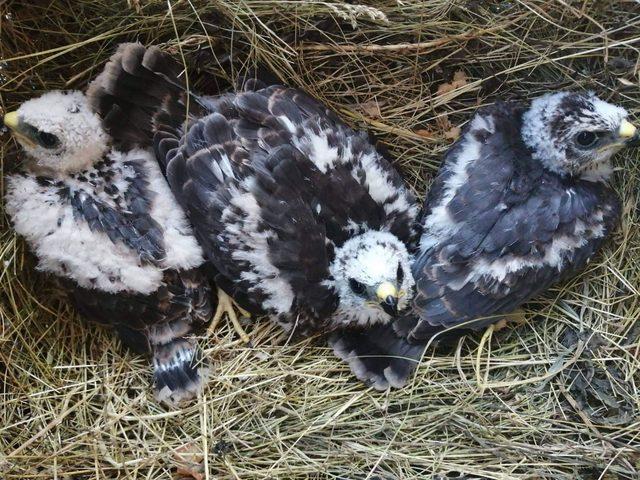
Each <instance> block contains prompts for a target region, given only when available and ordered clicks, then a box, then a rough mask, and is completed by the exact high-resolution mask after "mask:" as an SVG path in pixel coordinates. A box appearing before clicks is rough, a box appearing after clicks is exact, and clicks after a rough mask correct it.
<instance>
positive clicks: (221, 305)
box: [207, 289, 251, 345]
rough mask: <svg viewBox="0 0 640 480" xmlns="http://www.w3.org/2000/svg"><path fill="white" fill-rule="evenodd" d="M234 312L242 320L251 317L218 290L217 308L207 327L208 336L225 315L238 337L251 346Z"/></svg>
mask: <svg viewBox="0 0 640 480" xmlns="http://www.w3.org/2000/svg"><path fill="white" fill-rule="evenodd" d="M236 310H237V311H238V313H240V315H241V316H242V317H243V318H250V317H251V314H250V313H249V312H247V311H246V310H245V309H243V308H242V307H240V306H238V304H237V303H236V302H235V301H234V300H233V299H232V298H231V297H230V296H229V295H227V293H225V292H224V291H223V290H221V289H218V306H217V307H216V313H215V314H214V316H213V320H211V325H210V326H209V328H208V330H207V333H208V334H209V335H211V334H212V333H213V331H214V330H215V329H216V328H217V326H218V324H219V323H220V320H221V319H222V317H223V316H224V314H225V313H226V314H227V318H228V319H229V320H231V323H232V324H233V328H234V330H235V331H236V333H237V334H238V335H239V336H240V338H241V339H242V341H243V342H244V343H246V344H248V345H251V339H250V338H249V335H248V334H247V332H245V331H244V329H243V328H242V325H240V321H239V320H238V315H237V313H236Z"/></svg>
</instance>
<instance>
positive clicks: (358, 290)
mask: <svg viewBox="0 0 640 480" xmlns="http://www.w3.org/2000/svg"><path fill="white" fill-rule="evenodd" d="M349 286H350V287H351V290H353V292H354V293H355V294H356V295H362V294H363V293H364V292H365V291H366V290H367V287H365V285H364V284H363V283H360V282H359V281H357V280H356V279H355V278H350V279H349Z"/></svg>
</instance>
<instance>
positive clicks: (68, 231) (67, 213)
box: [6, 150, 203, 294]
mask: <svg viewBox="0 0 640 480" xmlns="http://www.w3.org/2000/svg"><path fill="white" fill-rule="evenodd" d="M109 156H110V158H111V159H112V160H114V161H115V162H116V163H115V165H114V166H116V165H117V164H119V163H121V162H123V161H126V160H132V159H141V160H140V161H144V162H145V168H147V169H148V172H149V181H150V188H151V189H152V190H154V191H155V192H156V193H157V195H155V199H154V201H153V207H152V212H151V214H152V216H153V217H154V219H155V220H156V221H157V222H158V223H160V225H162V226H163V228H164V232H165V246H166V249H167V257H166V259H165V261H164V262H163V264H162V265H161V266H160V267H156V266H153V265H143V264H141V262H140V260H139V258H138V256H137V255H136V253H135V252H134V251H132V250H130V249H129V248H128V247H127V246H126V245H124V244H123V243H121V242H117V243H113V242H112V241H111V240H110V239H109V238H108V236H107V235H106V234H105V233H102V232H92V231H91V230H90V229H89V227H88V225H87V224H86V223H85V222H84V221H82V220H80V221H77V220H76V219H74V216H73V211H72V207H71V206H70V205H69V204H64V203H63V202H61V200H60V197H59V196H58V194H57V191H56V190H57V189H56V188H55V187H50V186H42V185H39V184H38V182H37V181H36V180H35V177H34V176H30V175H28V176H22V175H14V176H11V177H9V178H8V179H7V193H6V210H7V213H8V214H9V215H10V216H11V219H12V220H13V224H14V227H15V230H16V232H17V233H18V234H20V235H22V236H23V237H25V239H26V240H27V243H28V244H29V245H30V247H31V248H32V249H33V251H34V253H35V254H36V256H37V258H38V268H39V269H40V270H43V271H47V272H51V273H54V274H56V275H59V276H62V277H67V278H70V279H72V280H74V281H76V282H77V283H78V284H79V285H80V286H82V287H85V288H97V289H99V290H103V291H106V292H118V291H133V292H138V293H142V294H148V293H152V292H153V291H155V290H156V289H157V288H158V287H159V286H160V284H161V281H162V276H163V272H162V271H163V269H165V268H184V269H188V268H192V267H196V266H198V265H200V264H201V263H202V262H203V257H202V251H201V249H200V247H199V245H198V244H197V242H196V240H195V237H193V235H192V233H191V230H190V227H189V226H188V224H187V221H186V219H185V216H184V213H183V212H182V210H181V209H180V208H179V207H178V206H177V204H176V203H175V199H174V198H173V195H172V194H171V192H170V190H169V188H168V187H167V185H166V182H165V181H164V179H163V178H162V176H161V173H160V170H159V168H158V167H157V165H156V162H155V161H154V160H153V157H152V155H151V154H150V153H149V152H145V151H140V150H138V151H132V152H129V153H128V154H122V153H118V152H113V153H111V154H110V155H109Z"/></svg>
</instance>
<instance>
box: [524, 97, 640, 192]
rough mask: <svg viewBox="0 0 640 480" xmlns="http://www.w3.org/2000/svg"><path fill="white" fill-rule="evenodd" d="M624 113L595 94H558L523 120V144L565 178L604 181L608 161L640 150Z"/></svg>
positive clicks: (535, 104) (539, 103)
mask: <svg viewBox="0 0 640 480" xmlns="http://www.w3.org/2000/svg"><path fill="white" fill-rule="evenodd" d="M627 116H628V113H627V111H626V110H625V109H623V108H621V107H617V106H615V105H612V104H610V103H607V102H605V101H603V100H600V99H599V98H598V97H596V96H595V94H593V93H591V92H588V93H578V92H558V93H551V94H547V95H543V96H541V97H538V98H536V99H535V100H533V102H532V103H531V106H530V108H529V110H528V111H527V112H525V114H524V116H523V127H522V138H523V140H524V142H525V144H526V145H527V146H528V147H529V148H531V150H532V155H533V157H534V158H535V159H537V160H539V161H541V162H542V164H543V165H544V166H545V167H546V168H547V169H549V170H551V171H553V172H556V173H558V174H560V175H563V176H565V175H569V176H574V177H575V176H577V177H582V178H584V179H587V180H605V179H606V178H608V177H609V175H610V174H611V172H612V168H611V165H610V163H609V160H610V159H611V156H612V155H613V154H615V153H616V152H618V151H619V150H621V149H622V148H624V147H631V146H638V145H640V133H639V132H638V130H637V129H636V128H635V127H634V126H633V125H632V124H631V123H630V122H629V121H628V120H627Z"/></svg>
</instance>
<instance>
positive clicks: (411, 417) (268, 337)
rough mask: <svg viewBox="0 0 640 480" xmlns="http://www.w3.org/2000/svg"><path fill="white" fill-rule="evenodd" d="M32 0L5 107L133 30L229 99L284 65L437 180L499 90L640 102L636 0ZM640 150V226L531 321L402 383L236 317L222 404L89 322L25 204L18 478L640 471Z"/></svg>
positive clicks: (202, 87)
mask: <svg viewBox="0 0 640 480" xmlns="http://www.w3.org/2000/svg"><path fill="white" fill-rule="evenodd" d="M28 3H30V2H17V1H16V2H12V1H7V2H4V3H0V15H1V18H0V36H1V38H0V40H1V41H0V57H1V59H0V103H1V105H2V108H9V109H10V108H12V107H15V106H16V105H17V104H19V103H20V102H21V101H24V100H26V99H27V98H29V97H31V96H33V95H36V94H39V93H41V92H43V91H46V90H50V89H54V88H84V86H85V85H86V83H87V82H88V80H90V78H91V77H92V76H94V75H95V74H97V73H98V72H99V70H100V68H101V65H102V63H103V62H104V60H105V59H106V58H107V57H108V56H109V54H110V52H111V51H112V50H113V49H114V47H115V45H116V44H117V43H119V42H122V41H131V40H135V39H139V40H140V41H143V42H145V43H162V45H163V46H164V48H166V49H167V50H168V51H170V52H172V53H173V54H175V55H176V56H177V57H179V58H182V59H183V60H184V62H185V64H186V65H187V67H188V69H187V72H188V79H189V83H190V85H192V86H193V88H194V89H198V90H199V91H204V92H206V93H215V92H216V91H218V90H220V89H224V88H228V86H229V84H230V83H231V80H232V79H233V77H234V76H235V75H236V73H237V72H238V71H241V70H243V68H245V67H246V66H247V65H252V64H254V63H256V62H260V63H261V64H263V65H267V66H268V67H269V68H271V69H272V70H273V71H274V72H275V73H276V74H277V75H279V76H280V77H281V79H282V80H283V81H286V82H287V83H289V84H290V85H294V86H298V87H302V88H304V89H306V90H307V91H309V92H311V93H312V94H313V95H315V96H317V97H318V98H320V99H321V100H322V101H324V102H326V103H327V104H329V105H331V106H332V107H333V108H334V109H336V110H337V112H338V113H339V115H340V116H342V117H343V118H344V119H345V120H346V121H347V122H349V123H350V124H352V125H354V126H356V127H358V128H363V129H367V130H369V131H371V132H372V133H373V134H374V135H375V136H376V137H377V138H378V139H379V141H380V143H381V145H382V146H383V147H384V148H386V149H387V150H388V151H389V154H390V155H391V156H392V157H393V158H394V159H395V160H394V161H395V165H396V166H397V167H398V168H399V169H400V170H401V171H402V173H403V174H404V176H405V178H406V179H407V182H408V183H409V184H410V185H411V186H412V187H413V188H415V190H416V192H417V193H418V194H419V195H423V194H424V192H425V191H426V189H427V187H428V184H429V180H430V179H431V178H432V176H433V174H434V173H435V171H436V169H437V167H438V164H439V159H440V158H441V155H442V153H443V152H444V151H445V150H446V149H447V148H448V146H449V145H450V143H451V141H452V140H453V139H454V138H455V137H456V136H457V135H458V133H459V128H460V126H461V125H463V124H464V122H465V121H466V120H468V119H469V118H470V116H471V114H472V113H473V111H474V110H475V109H476V108H477V107H479V106H480V105H483V104H487V103H491V102H493V101H494V100H496V99H497V98H503V99H504V98H507V99H510V98H530V97H533V96H536V95H539V94H541V93H543V92H547V91H549V90H554V89H560V88H567V89H582V88H588V89H593V90H595V91H597V92H598V94H599V95H600V96H601V97H603V98H605V99H607V100H610V101H612V102H615V103H618V104H621V105H623V106H625V107H626V108H628V109H629V110H630V111H631V114H632V117H634V116H637V113H638V112H639V111H640V108H639V98H640V97H639V92H640V90H639V80H638V78H639V77H638V68H639V67H638V66H639V60H638V58H639V56H638V53H639V51H638V46H640V30H639V27H640V5H638V3H637V2H635V1H631V0H620V1H615V2H584V1H572V0H563V1H560V0H555V1H551V0H548V1H547V0H534V1H487V2H479V1H473V0H468V1H456V2H450V1H445V0H431V1H424V2H419V1H415V2H414V1H400V0H377V1H373V0H372V1H371V2H369V4H368V5H365V4H358V3H355V2H338V1H311V0H292V1H287V2H281V1H275V0H273V1H268V0H240V1H238V0H224V1H220V0H218V1H208V0H207V1H205V0H190V1H189V0H188V1H175V2H174V1H170V2H169V4H167V3H166V2H164V1H160V0H153V1H148V2H147V1H143V0H131V1H129V2H128V3H127V2H112V1H105V0H98V1H88V0H81V1H72V0H67V1H53V2H50V3H49V2H33V3H35V5H28ZM0 148H1V150H0V156H1V157H2V159H3V169H4V171H5V172H7V171H11V170H13V169H14V168H15V164H16V158H18V159H19V157H16V149H15V145H14V144H13V142H12V141H11V140H9V139H7V138H6V137H4V138H2V140H1V143H0ZM618 165H619V166H620V167H621V168H620V171H619V172H618V173H617V174H616V176H615V180H614V183H615V186H616V188H617V189H618V191H619V192H620V194H621V196H622V197H623V198H624V205H625V208H624V221H623V224H622V226H621V227H620V229H619V230H618V231H617V233H616V234H615V235H614V236H613V238H612V239H611V241H610V242H609V243H608V244H607V246H606V248H605V249H604V251H603V253H602V254H601V255H600V256H599V257H598V258H597V259H596V260H595V261H594V262H592V263H591V264H590V266H589V268H588V269H587V270H586V271H585V272H584V273H583V274H581V275H580V276H579V277H578V278H576V279H575V280H573V281H571V282H569V283H568V284H565V285H563V286H561V287H559V288H556V289H554V290H553V291H551V292H549V293H548V294H547V295H546V296H545V297H543V298H541V299H538V300H536V301H535V302H533V303H530V304H528V305H527V308H526V318H527V320H528V321H527V322H526V323H525V324H523V325H519V326H512V327H510V328H508V329H506V330H502V331H500V332H496V333H493V332H490V333H488V334H485V336H484V337H483V335H482V334H478V335H476V336H469V337H466V338H464V339H463V340H461V341H460V343H458V344H456V345H454V346H453V347H452V349H450V350H448V351H433V350H429V351H428V352H427V354H426V355H425V358H424V359H423V362H422V365H421V366H420V368H419V369H418V371H417V374H416V378H415V381H414V382H413V383H412V384H411V385H410V386H409V387H407V388H405V389H404V390H400V391H392V392H389V393H378V392H375V391H372V390H371V389H367V388H366V387H364V386H363V385H361V384H359V383H358V382H357V381H356V380H355V379H354V378H353V377H352V376H351V375H350V374H349V372H348V370H347V368H346V366H345V365H343V364H341V363H340V362H339V361H338V360H337V359H336V358H334V357H333V355H332V354H331V352H330V351H329V350H328V349H327V348H325V347H323V345H324V343H323V342H322V341H321V340H320V339H311V340H308V341H305V342H303V343H293V342H290V341H288V339H287V338H286V336H284V335H283V334H282V333H281V332H280V331H279V330H278V329H277V328H276V327H272V326H270V325H269V324H268V323H267V322H260V323H257V324H255V325H252V326H251V327H250V328H249V329H250V332H251V336H252V339H253V344H254V347H252V348H249V347H247V346H245V345H243V344H242V343H241V342H240V341H239V339H237V337H236V336H235V335H234V333H233V330H232V329H229V328H227V327H225V328H222V329H221V330H220V331H218V332H217V335H216V336H214V337H211V338H208V339H203V345H204V346H205V350H206V353H207V354H208V355H209V357H210V358H211V359H212V360H213V363H214V365H215V368H214V371H213V375H212V378H211V380H210V382H209V384H208V387H207V389H206V390H205V392H204V395H203V397H202V398H201V400H200V401H199V402H198V403H195V404H193V405H192V406H190V407H188V408H186V409H184V410H181V411H166V410H164V409H163V408H161V407H160V406H158V404H157V403H156V402H155V401H154V400H153V396H152V393H151V389H150V387H149V382H150V376H151V375H150V368H149V366H148V363H147V361H146V360H145V359H141V358H137V357H135V356H132V355H130V354H128V353H126V352H125V351H123V349H122V348H121V346H120V345H119V344H118V342H117V341H116V340H115V339H114V337H113V335H111V334H110V333H109V332H106V331H103V330H102V329H101V328H99V327H95V326H90V325H88V324H86V323H84V322H83V321H81V320H80V319H79V318H77V316H76V315H75V314H74V313H73V311H72V310H71V309H70V307H69V306H68V304H67V302H66V299H65V296H64V294H63V292H61V291H60V290H59V289H57V288H56V287H55V284H54V283H53V282H52V281H51V280H50V279H49V278H47V277H46V276H44V275H40V274H37V273H35V272H34V270H33V267H34V260H33V257H32V256H31V255H30V254H29V253H28V252H27V251H26V249H25V247H24V244H23V243H22V241H20V240H19V239H16V238H15V236H14V234H13V233H12V232H11V231H10V228H9V225H8V222H7V221H6V219H3V220H2V225H1V228H2V231H1V237H0V255H1V260H2V262H3V263H2V267H1V268H2V271H1V274H0V282H1V284H2V285H1V293H0V295H2V302H1V304H0V315H1V322H2V323H1V331H0V387H1V390H0V477H1V478H3V479H25V478H43V479H50V478H59V479H104V478H109V479H111V478H122V479H143V478H145V479H147V478H153V479H163V478H186V479H198V480H199V479H204V478H242V479H248V478H274V479H275V478H278V479H288V478H342V479H360V478H385V479H387V478H399V479H400V478H401V479H411V478H420V479H423V478H442V479H444V478H468V479H471V478H492V479H494V478H495V479H533V478H536V479H537V478H549V479H576V478H582V479H596V478H609V479H614V478H620V479H632V478H639V475H640V473H639V472H640V434H639V433H638V432H639V431H640V418H639V417H638V413H637V412H638V411H639V407H640V405H639V403H640V395H639V394H638V386H639V384H640V373H639V368H640V340H639V334H640V327H638V326H637V325H636V321H637V319H638V317H639V316H640V296H639V289H640V232H639V231H638V222H639V213H638V187H639V186H640V185H639V183H640V179H639V172H640V162H639V158H638V156H637V155H636V154H633V153H631V154H624V155H621V156H619V158H618ZM489 335H490V336H491V338H488V337H489Z"/></svg>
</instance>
